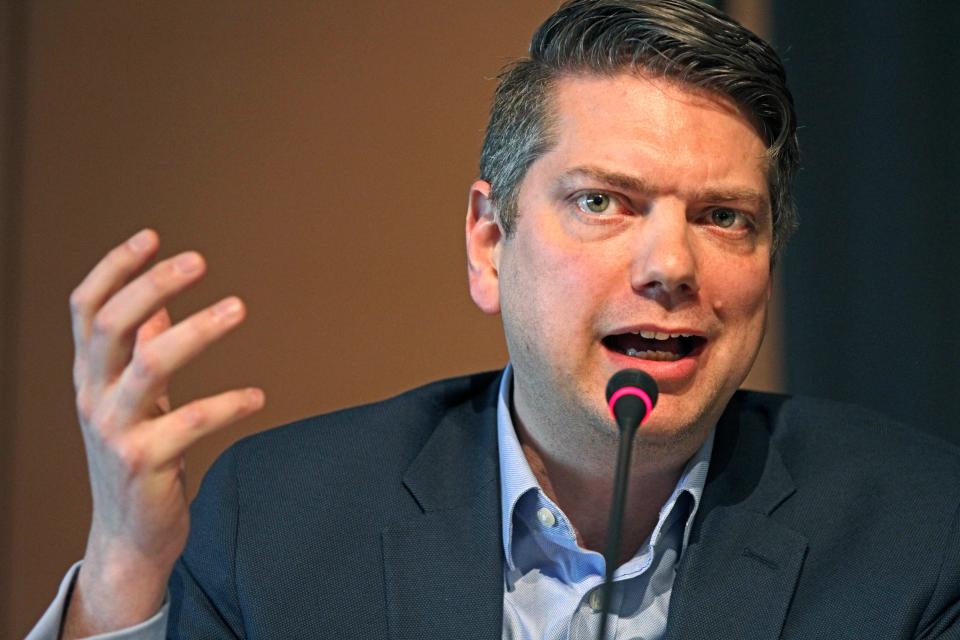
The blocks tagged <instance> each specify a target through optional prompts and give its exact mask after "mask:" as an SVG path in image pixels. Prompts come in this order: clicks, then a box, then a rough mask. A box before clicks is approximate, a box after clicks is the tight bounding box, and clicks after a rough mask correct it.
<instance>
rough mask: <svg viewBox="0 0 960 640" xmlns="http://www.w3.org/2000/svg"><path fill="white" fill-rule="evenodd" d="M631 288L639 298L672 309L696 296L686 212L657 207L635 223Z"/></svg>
mask: <svg viewBox="0 0 960 640" xmlns="http://www.w3.org/2000/svg"><path fill="white" fill-rule="evenodd" d="M637 222H638V223H639V224H638V225H637V228H636V234H635V240H634V254H633V262H632V264H631V273H630V284H631V286H632V287H633V290H634V291H636V292H637V293H638V294H640V295H643V296H645V297H648V298H651V299H653V300H656V301H658V302H660V303H661V304H663V305H664V306H665V307H667V308H672V307H674V306H676V305H678V304H680V303H682V302H684V301H685V300H688V299H690V298H692V297H693V296H695V295H696V294H697V292H698V291H699V288H700V287H699V284H698V282H697V256H696V252H695V247H694V243H693V240H694V239H693V237H692V232H693V229H692V228H691V225H690V223H689V222H688V221H687V216H686V208H685V207H684V206H683V204H682V203H680V202H664V203H657V204H656V205H655V206H654V207H652V208H651V209H649V210H648V211H647V213H646V214H645V215H644V216H643V217H642V218H640V219H638V220H637Z"/></svg>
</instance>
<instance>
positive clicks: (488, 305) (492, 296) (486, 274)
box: [466, 180, 503, 314]
mask: <svg viewBox="0 0 960 640" xmlns="http://www.w3.org/2000/svg"><path fill="white" fill-rule="evenodd" d="M466 232H467V278H468V279H469V281H470V297H471V298H473V301H474V303H475V304H476V305H477V306H478V307H480V310H481V311H483V312H484V313H490V314H494V313H500V249H501V246H502V243H503V230H502V229H501V228H500V225H499V224H497V222H496V220H495V219H494V207H493V202H492V201H491V199H490V183H489V182H486V181H484V180H477V181H476V182H474V183H473V184H472V185H470V198H469V201H468V203H467V228H466Z"/></svg>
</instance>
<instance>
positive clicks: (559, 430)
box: [37, 0, 960, 639]
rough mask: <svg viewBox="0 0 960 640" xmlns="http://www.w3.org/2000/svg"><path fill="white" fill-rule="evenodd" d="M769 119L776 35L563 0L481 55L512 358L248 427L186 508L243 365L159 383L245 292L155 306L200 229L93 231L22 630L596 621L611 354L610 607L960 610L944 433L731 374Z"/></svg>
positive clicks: (850, 622) (654, 626)
mask: <svg viewBox="0 0 960 640" xmlns="http://www.w3.org/2000/svg"><path fill="white" fill-rule="evenodd" d="M794 133H795V121H794V115H793V108H792V103H791V99H790V94H789V92H788V90H787V88H786V86H785V84H784V78H783V71H782V67H781V65H780V63H779V61H778V59H777V58H776V56H775V54H774V53H773V52H772V50H771V49H770V48H769V47H768V46H767V45H766V44H765V43H763V42H762V41H760V40H758V39H757V38H756V37H755V36H753V35H752V34H750V33H748V32H746V31H745V30H743V29H742V28H741V27H739V26H738V25H736V24H734V23H732V22H730V21H729V20H728V19H727V18H725V17H724V16H722V15H721V14H720V13H718V12H716V11H715V10H713V9H711V8H709V7H707V6H705V5H701V4H699V3H697V2H695V1H694V0H662V1H658V2H653V1H643V0H619V1H617V0H609V1H606V2H603V1H598V0H574V1H573V2H570V3H568V4H566V5H564V6H563V7H561V9H560V10H559V11H558V12H557V13H556V14H554V15H553V16H551V18H549V19H548V20H547V22H545V23H544V25H543V26H542V27H541V28H540V29H539V30H538V32H537V33H536V34H535V36H534V39H533V42H532V44H531V60H529V61H524V62H521V63H519V64H517V65H516V66H514V67H512V68H511V69H510V70H508V71H507V72H505V74H504V75H503V76H502V78H501V85H500V87H499V89H498V92H497V96H496V98H495V104H494V108H493V112H492V115H491V121H490V125H489V127H488V131H487V135H486V140H485V143H484V150H483V155H482V158H481V180H478V181H477V182H475V183H474V184H473V185H472V187H471V189H470V198H469V206H468V212H467V223H466V239H467V255H468V271H469V281H470V292H471V295H472V297H473V299H474V301H475V302H476V303H477V305H478V306H479V307H480V308H481V309H482V310H483V311H484V312H487V313H500V314H501V315H502V316H503V323H504V332H505V335H506V339H507V345H508V349H509V353H510V361H511V362H510V366H509V367H508V368H507V370H506V371H505V372H504V373H503V374H502V375H500V374H480V375H477V376H472V377H470V378H465V379H458V380H451V381H443V382H439V383H435V384H434V385H430V386H428V387H425V388H422V389H417V390H414V391H412V392H409V393H407V394H404V395H403V396H400V397H398V398H395V399H392V400H388V401H386V402H383V403H378V404H375V405H370V406H366V407H360V408H356V409H351V410H347V411H344V412H338V413H336V414H332V415H329V416H321V417H318V418H313V419H309V420H305V421H303V422H301V423H298V424H296V425H292V426H290V427H287V428H284V429H279V430H274V431H271V432H267V433H264V434H261V435H258V436H255V437H253V438H249V439H246V440H244V441H242V442H240V443H238V444H237V445H235V446H234V447H232V448H231V449H230V450H229V451H228V452H227V453H225V454H224V455H223V456H222V457H221V459H220V460H219V461H218V462H217V463H216V464H215V465H214V467H213V468H212V469H211V471H210V473H209V475H208V477H207V479H206V480H205V482H204V487H203V489H202V490H201V493H200V495H199V497H198V499H197V501H196V503H195V505H194V507H193V508H192V511H191V514H190V517H188V514H187V510H186V505H185V501H184V497H183V485H182V479H181V469H182V466H181V465H182V456H183V453H184V451H185V450H186V449H187V448H188V447H189V446H190V444H192V443H193V442H195V441H196V440H197V439H198V438H200V437H202V436H203V435H204V434H206V433H209V432H210V431H212V430H214V429H217V428H220V427H222V426H224V425H226V424H227V423H229V422H231V421H232V420H234V419H236V418H238V417H241V416H244V415H247V414H249V413H251V412H253V411H255V410H257V409H258V408H259V407H260V406H261V405H262V403H263V396H262V393H261V392H259V391H258V390H237V391H231V392H228V393H225V394H222V395H219V396H215V397H212V398H207V399H204V400H201V401H198V402H195V403H192V404H191V405H187V406H185V407H180V408H173V407H171V406H170V404H169V401H168V399H167V397H166V394H165V388H166V382H167V380H168V379H169V377H170V375H172V374H173V373H174V372H175V371H176V370H177V368H178V367H179V366H181V365H182V364H183V363H184V362H186V361H187V360H189V359H190V358H192V357H193V356H195V355H197V354H198V353H199V352H200V351H202V349H203V348H205V347H206V346H207V345H209V344H210V343H211V342H213V341H214V340H216V339H218V338H219V337H220V336H222V335H223V334H224V333H226V332H227V331H229V330H230V329H231V328H233V327H235V326H236V325H237V324H238V323H239V322H240V320H241V319H242V316H243V307H242V304H241V303H240V301H239V300H236V299H228V300H226V301H223V302H221V303H219V304H218V305H215V306H214V307H211V308H210V309H207V310H204V311H201V312H199V313H198V314H196V315H195V316H192V317H191V318H188V319H187V320H185V321H184V322H182V323H180V324H178V325H176V326H173V327H170V326H169V321H168V319H167V317H166V315H165V314H164V312H163V311H162V307H163V304H164V303H165V302H166V301H167V300H169V299H170V298H171V297H173V296H174V295H176V294H177V293H178V292H179V291H181V290H182V289H183V288H184V287H186V286H188V285H189V284H191V283H192V282H195V281H196V280H197V279H198V278H199V277H201V275H202V272H203V262H202V259H201V258H200V257H199V256H197V255H196V254H191V253H188V254H183V255H181V256H178V257H175V258H174V259H171V260H168V261H162V262H160V263H158V264H157V265H156V266H154V267H152V268H151V269H149V270H148V271H146V272H145V273H144V274H143V275H139V276H137V275H136V274H137V273H139V272H140V270H142V269H143V268H144V265H145V264H146V263H147V261H148V260H149V259H150V258H151V257H152V256H153V255H154V253H155V252H156V249H157V242H158V239H157V237H156V235H155V234H153V233H152V232H150V231H145V232H142V233H140V234H138V235H137V236H135V237H134V238H133V239H131V240H130V241H129V242H128V243H126V244H125V245H122V246H120V247H118V248H117V249H115V250H114V251H113V252H111V254H110V255H108V256H107V257H106V258H105V259H104V260H103V261H102V262H101V263H100V264H99V265H98V266H97V267H96V268H95V269H94V270H93V271H92V272H91V274H90V275H88V276H87V278H86V279H85V280H84V282H83V283H82V284H81V285H80V286H79V287H78V288H77V290H76V291H75V293H74V296H73V299H72V305H73V308H74V331H75V340H76V343H77V363H76V367H75V380H76V384H77V392H78V407H79V412H80V417H81V422H82V423H83V429H84V436H85V439H86V445H87V451H88V457H89V462H90V467H91V478H92V488H93V497H94V517H93V524H92V527H91V532H90V537H89V542H88V547H87V552H86V554H85V557H84V561H83V563H82V565H81V567H80V569H79V571H78V572H77V573H76V574H75V575H70V576H68V579H67V580H66V581H65V585H64V589H63V590H62V593H61V596H60V598H59V602H58V603H55V606H54V607H53V608H52V609H51V611H50V612H48V614H49V617H48V618H47V620H45V621H44V622H46V623H47V624H48V625H49V626H48V627H47V630H46V633H47V634H49V635H55V634H56V629H57V628H58V626H59V622H60V620H61V617H62V618H63V620H64V636H65V637H80V636H83V635H89V634H92V633H101V632H110V631H115V630H119V629H124V628H125V627H134V628H133V629H130V630H128V631H126V632H122V633H129V634H132V635H133V636H135V635H136V634H137V633H139V634H141V636H142V637H156V635H157V634H159V635H162V634H163V631H164V629H165V628H166V629H167V631H168V633H169V635H170V636H172V637H189V638H210V637H278V638H291V637H330V638H354V637H355V638H447V637H450V638H491V637H498V636H499V637H504V638H590V637H595V635H596V633H597V628H598V625H599V614H598V612H597V609H598V602H597V596H596V594H597V592H598V588H599V585H600V584H601V582H602V576H603V571H604V565H603V560H602V558H601V557H600V556H599V554H598V553H597V552H598V551H600V550H602V545H603V542H604V540H605V539H606V522H607V513H608V509H609V503H610V495H611V485H612V477H611V476H612V474H611V467H612V460H613V459H614V457H615V456H614V453H615V450H616V446H617V438H618V435H617V433H616V430H615V427H614V425H613V423H612V421H611V420H610V418H609V416H608V414H607V409H606V407H605V402H604V398H603V389H604V386H605V384H606V382H607V380H608V379H609V377H610V376H611V375H612V374H613V373H615V372H616V371H618V370H621V369H623V368H631V367H632V368H641V369H644V370H645V371H647V372H648V373H650V374H651V375H652V376H653V377H654V378H655V379H656V380H657V382H658V384H659V386H660V401H659V404H658V406H657V408H656V410H655V411H654V413H653V414H652V416H651V418H650V420H649V421H648V422H647V423H646V424H645V425H644V427H643V429H641V431H640V433H639V435H638V437H637V442H636V444H635V451H634V459H635V461H636V462H635V466H634V468H633V470H632V472H631V476H630V481H629V483H630V488H629V501H628V505H627V513H628V517H627V518H626V524H625V529H624V535H623V538H624V541H623V545H622V547H621V548H620V549H619V556H620V559H619V562H618V569H617V574H616V577H617V588H616V589H615V591H614V595H613V598H612V610H613V612H614V613H615V614H616V617H615V619H614V621H613V622H612V623H611V635H613V632H614V631H615V633H616V637H629V638H684V639H686V638H811V637H829V638H960V530H958V507H960V456H958V454H957V452H956V451H955V450H953V449H951V448H948V447H946V446H945V445H942V444H938V443H934V442H930V441H927V440H926V439H925V438H923V437H921V436H919V435H916V434H914V433H911V432H909V431H907V430H904V429H902V428H900V427H897V426H894V425H891V424H889V423H887V422H886V421H884V420H883V419H881V418H878V417H876V416H874V415H872V414H869V413H866V412H863V411H861V410H857V409H853V408H850V407H842V406H837V405H832V404H828V403H822V402H815V401H810V400H794V399H787V398H783V397H775V396H767V395H762V394H749V393H737V392H736V389H737V387H738V386H739V384H740V383H741V381H742V380H743V378H744V377H745V376H746V374H747V372H748V370H749V369H750V366H751V364H752V362H753V359H754V357H755V356H756V353H757V350H758V349H759V346H760V342H761V339H762V336H763V327H764V322H765V318H766V309H767V304H768V301H769V296H770V286H771V278H770V274H771V269H772V268H773V264H774V261H775V258H776V256H777V254H778V252H779V251H780V250H781V249H782V247H783V245H784V242H785V241H786V238H787V236H788V235H789V233H790V231H791V229H792V226H793V214H792V209H791V205H790V194H789V186H790V178H791V175H792V173H793V171H794V168H795V165H796V161H797V151H796V141H795V136H794ZM918 469H922V473H921V472H920V471H918ZM188 536H189V540H188ZM181 553H182V556H181ZM178 556H180V558H179V559H178ZM71 585H72V588H71ZM64 607H66V612H65V614H64ZM41 627H42V625H41ZM43 631H44V630H43V629H42V628H41V629H38V630H37V636H38V637H40V636H41V634H42V632H43ZM151 634H154V635H151ZM122 637H131V636H128V635H125V636H122Z"/></svg>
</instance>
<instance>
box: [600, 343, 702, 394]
mask: <svg viewBox="0 0 960 640" xmlns="http://www.w3.org/2000/svg"><path fill="white" fill-rule="evenodd" d="M603 349H604V351H606V352H607V357H608V358H610V361H611V362H612V363H613V364H614V366H615V367H616V368H617V370H620V369H641V370H643V371H645V372H647V373H649V374H650V375H651V376H653V378H654V379H655V380H656V381H657V383H658V384H659V385H660V386H661V387H664V386H666V385H671V384H678V383H682V382H686V381H689V380H690V379H692V378H693V375H694V374H695V373H696V371H697V367H698V366H699V364H700V363H699V359H700V356H702V355H703V351H702V349H701V350H700V352H699V353H697V354H695V355H688V356H685V357H683V358H680V359H679V360H674V361H672V362H667V361H663V360H644V359H642V358H634V357H631V356H628V355H626V354H623V353H620V352H619V351H613V350H611V349H608V348H607V347H606V346H604V347H603Z"/></svg>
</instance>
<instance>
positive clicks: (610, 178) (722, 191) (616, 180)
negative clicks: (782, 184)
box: [557, 165, 770, 213]
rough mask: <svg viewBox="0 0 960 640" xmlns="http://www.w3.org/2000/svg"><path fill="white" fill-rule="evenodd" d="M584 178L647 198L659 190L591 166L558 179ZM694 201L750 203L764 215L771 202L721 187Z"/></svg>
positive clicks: (744, 190) (760, 195)
mask: <svg viewBox="0 0 960 640" xmlns="http://www.w3.org/2000/svg"><path fill="white" fill-rule="evenodd" d="M584 176H585V177H587V178H592V179H593V180H596V181H598V182H602V183H604V184H606V185H609V186H611V187H613V188H615V189H621V190H623V191H632V192H634V193H640V194H643V195H646V196H650V195H653V194H656V193H657V189H656V188H655V187H654V186H653V184H651V183H650V182H648V181H646V180H644V179H643V178H641V177H639V176H633V175H629V174H626V173H620V172H617V171H607V170H606V169H601V168H599V167H594V166H590V165H585V166H580V167H574V168H573V169H570V170H568V171H565V172H563V173H562V174H560V177H559V178H558V179H557V183H558V184H560V185H566V184H567V183H569V182H570V181H571V180H573V179H575V178H578V177H584ZM694 199H695V200H698V201H706V202H749V203H750V204H752V205H754V206H755V207H756V208H757V209H758V210H759V211H762V212H764V213H768V212H769V211H770V200H769V199H768V198H767V196H766V195H765V194H764V193H762V192H760V191H757V190H755V189H749V188H737V187H733V188H723V187H721V188H711V189H703V190H702V191H700V192H698V193H695V194H694Z"/></svg>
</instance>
